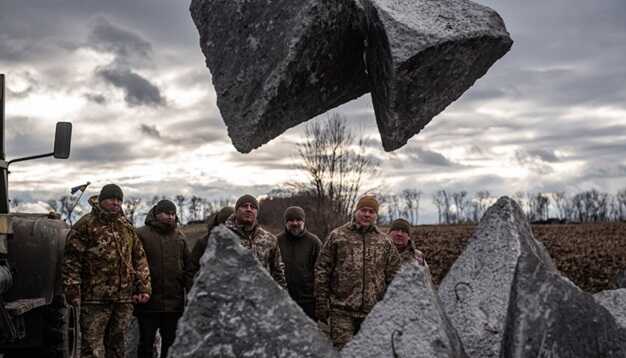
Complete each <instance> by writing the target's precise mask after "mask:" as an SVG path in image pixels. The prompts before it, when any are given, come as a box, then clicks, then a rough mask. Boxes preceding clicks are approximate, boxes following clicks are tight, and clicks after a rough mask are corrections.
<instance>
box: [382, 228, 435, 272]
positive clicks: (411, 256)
mask: <svg viewBox="0 0 626 358" xmlns="http://www.w3.org/2000/svg"><path fill="white" fill-rule="evenodd" d="M389 237H390V238H391V241H393V244H394V245H396V249H398V252H399V253H400V260H401V261H402V263H403V264H404V263H407V262H416V263H417V264H418V265H421V266H427V265H426V260H425V259H424V254H423V253H422V252H421V251H420V250H418V249H416V248H415V246H414V244H413V242H412V241H411V224H410V223H409V222H408V221H406V220H404V219H396V220H394V221H393V222H392V223H391V227H390V228H389Z"/></svg>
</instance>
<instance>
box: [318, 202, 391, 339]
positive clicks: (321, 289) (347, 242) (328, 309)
mask: <svg viewBox="0 0 626 358" xmlns="http://www.w3.org/2000/svg"><path fill="white" fill-rule="evenodd" d="M378 206H379V205H378V201H377V200H376V198H375V197H374V196H371V195H368V196H363V197H362V198H360V199H359V201H358V203H357V206H356V210H355V212H354V218H353V220H352V221H351V222H348V223H346V224H345V225H343V226H340V227H338V228H336V229H335V230H333V231H332V232H331V233H330V234H329V235H328V239H327V240H326V242H325V243H324V246H323V247H322V251H321V253H320V257H319V259H318V261H317V264H316V266H315V294H316V302H315V313H316V316H317V319H318V320H319V321H320V322H321V323H322V324H330V327H329V328H330V338H331V340H332V341H333V344H334V346H335V347H336V348H337V349H341V348H343V346H345V345H346V343H348V342H349V341H350V340H351V339H352V337H353V336H354V335H356V334H357V332H358V331H359V329H360V327H361V323H362V322H363V320H364V319H365V317H366V316H367V314H368V313H369V312H370V311H371V310H372V308H373V307H374V305H375V304H376V303H377V302H378V301H380V300H382V298H383V296H384V295H385V290H386V289H387V286H388V285H389V284H390V283H391V281H392V280H393V276H394V275H395V273H396V271H397V270H398V269H399V267H400V256H399V255H398V250H397V249H396V247H395V246H394V245H393V243H392V242H391V240H389V238H387V236H386V235H385V234H384V233H382V232H381V231H380V230H379V229H378V227H376V225H375V223H376V219H377V218H378Z"/></svg>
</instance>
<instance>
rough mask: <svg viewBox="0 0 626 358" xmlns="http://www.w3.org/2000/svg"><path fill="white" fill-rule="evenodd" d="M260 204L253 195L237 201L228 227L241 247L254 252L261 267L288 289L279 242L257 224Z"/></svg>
mask: <svg viewBox="0 0 626 358" xmlns="http://www.w3.org/2000/svg"><path fill="white" fill-rule="evenodd" d="M258 210H259V202H258V201H257V200H256V198H255V197H253V196H252V195H249V194H246V195H243V196H242V197H240V198H239V199H237V203H236V204H235V213H234V214H233V215H231V216H230V217H229V218H228V220H226V223H225V225H226V227H227V228H229V229H230V230H231V231H232V232H234V233H235V234H236V235H237V236H239V239H240V240H241V245H243V247H245V248H247V249H248V250H252V252H253V253H254V255H255V257H256V258H257V260H259V262H260V263H261V266H263V267H265V269H266V270H267V271H268V272H269V273H270V275H272V277H273V278H274V280H275V281H276V282H277V283H278V284H279V285H281V286H282V287H284V288H286V287H287V282H286V281H285V269H284V265H283V260H282V258H281V256H280V249H279V248H278V240H277V239H276V236H274V235H272V234H271V233H270V232H269V231H266V230H265V229H263V228H262V227H260V226H259V225H258V224H257V222H256V218H257V213H258Z"/></svg>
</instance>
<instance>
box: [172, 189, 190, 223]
mask: <svg viewBox="0 0 626 358" xmlns="http://www.w3.org/2000/svg"><path fill="white" fill-rule="evenodd" d="M186 200H187V198H186V197H185V196H184V195H182V194H178V195H176V196H175V197H174V201H176V205H178V213H179V215H178V219H179V220H180V222H181V223H183V222H185V220H184V219H185V202H186Z"/></svg>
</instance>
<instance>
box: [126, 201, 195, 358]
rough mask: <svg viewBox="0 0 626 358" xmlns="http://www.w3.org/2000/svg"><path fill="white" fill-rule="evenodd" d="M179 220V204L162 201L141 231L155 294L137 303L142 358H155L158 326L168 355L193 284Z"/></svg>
mask: <svg viewBox="0 0 626 358" xmlns="http://www.w3.org/2000/svg"><path fill="white" fill-rule="evenodd" d="M177 222H178V218H177V216H176V205H174V203H173V202H171V201H169V200H161V201H159V202H158V203H157V204H156V205H155V206H154V207H153V208H152V209H150V211H149V212H148V215H147V216H146V225H145V226H144V227H142V228H140V229H138V230H137V235H139V238H140V239H141V242H142V243H143V247H144V249H145V251H146V255H147V257H148V263H149V264H150V273H151V278H152V297H151V298H150V300H149V301H148V302H146V303H144V304H138V305H136V306H135V315H136V316H137V319H138V321H139V348H138V351H137V352H138V357H139V358H152V351H153V346H154V339H155V336H156V332H157V329H158V330H159V332H160V333H161V357H167V351H168V350H169V347H170V346H171V345H172V343H174V338H176V324H177V322H178V319H179V318H180V317H181V316H182V314H183V310H184V307H185V296H186V293H187V292H189V290H190V289H191V285H192V283H193V268H192V263H191V256H190V253H189V249H188V248H187V244H186V242H185V240H184V239H183V234H182V232H180V230H178V228H177Z"/></svg>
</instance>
